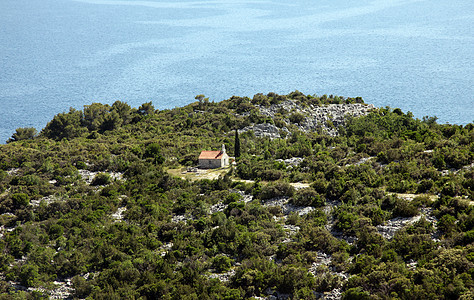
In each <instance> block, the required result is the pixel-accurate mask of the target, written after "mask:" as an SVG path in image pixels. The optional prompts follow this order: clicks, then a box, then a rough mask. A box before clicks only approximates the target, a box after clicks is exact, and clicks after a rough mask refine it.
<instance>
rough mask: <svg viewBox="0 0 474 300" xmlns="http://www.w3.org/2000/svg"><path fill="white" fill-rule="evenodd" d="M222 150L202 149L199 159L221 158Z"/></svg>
mask: <svg viewBox="0 0 474 300" xmlns="http://www.w3.org/2000/svg"><path fill="white" fill-rule="evenodd" d="M221 157H222V152H221V151H202V152H201V155H199V159H221Z"/></svg>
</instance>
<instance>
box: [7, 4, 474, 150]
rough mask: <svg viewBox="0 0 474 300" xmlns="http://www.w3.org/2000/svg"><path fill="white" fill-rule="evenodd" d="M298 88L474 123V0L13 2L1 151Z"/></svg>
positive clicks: (9, 11)
mask: <svg viewBox="0 0 474 300" xmlns="http://www.w3.org/2000/svg"><path fill="white" fill-rule="evenodd" d="M296 89H297V90H300V91H302V92H304V93H306V94H318V95H322V94H337V95H342V96H351V97H356V96H361V97H363V98H364V100H365V102H367V103H373V104H375V105H376V106H387V105H388V106H391V107H400V108H402V110H404V111H412V112H413V113H414V114H415V116H416V117H418V118H421V117H422V116H425V115H430V116H437V117H439V120H438V121H439V122H441V123H445V122H449V123H456V124H466V123H468V122H472V121H473V120H474V1H472V0H455V1H453V0H449V1H448V0H445V1H441V0H426V1H420V0H413V1H412V0H373V1H365V0H331V1H329V0H327V1H326V0H322V1H309V0H278V1H265V0H209V1H207V0H200V1H196V0H188V1H154V0H149V1H131V0H121V1H115V0H77V1H73V0H1V1H0V142H4V141H5V140H6V139H7V138H9V137H10V136H11V135H12V133H13V132H14V130H15V129H16V128H18V127H30V126H32V127H36V128H37V129H38V130H41V129H42V128H43V127H44V126H45V125H46V123H47V122H48V121H49V120H51V118H52V117H53V116H54V115H55V114H57V113H60V112H63V111H67V110H68V109H69V107H74V108H77V109H81V108H82V107H83V105H87V104H90V103H92V102H102V103H109V104H110V103H113V102H114V101H115V100H122V101H126V102H128V103H129V104H130V105H131V106H133V107H137V106H139V105H140V104H141V103H144V102H147V101H150V100H151V101H153V104H154V105H155V107H156V108H160V109H163V108H173V107H176V106H182V105H185V104H187V103H190V102H192V101H194V96H195V95H197V94H205V95H206V96H207V97H209V98H210V99H211V100H214V101H220V100H223V99H227V98H229V97H230V96H232V95H239V96H252V95H254V94H255V93H259V92H263V93H267V92H270V91H273V92H277V93H282V94H286V93H288V92H291V91H293V90H296Z"/></svg>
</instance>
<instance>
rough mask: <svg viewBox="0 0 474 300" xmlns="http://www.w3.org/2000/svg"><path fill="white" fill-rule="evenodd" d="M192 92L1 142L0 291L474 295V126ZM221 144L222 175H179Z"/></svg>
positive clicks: (95, 108) (298, 99)
mask: <svg viewBox="0 0 474 300" xmlns="http://www.w3.org/2000/svg"><path fill="white" fill-rule="evenodd" d="M196 99H197V100H198V101H196V102H195V103H192V104H189V105H187V106H185V107H181V108H175V109H170V110H155V109H154V107H153V105H152V104H151V103H144V104H143V105H141V106H140V107H139V108H137V109H135V108H130V106H129V105H127V104H126V103H123V102H120V101H117V102H115V103H114V104H113V105H111V106H110V105H103V104H98V103H94V104H91V105H88V106H85V107H84V109H83V110H74V109H71V110H70V111H69V112H65V113H60V114H58V115H56V116H55V117H54V118H53V120H51V122H49V123H48V124H47V126H46V127H45V128H44V129H43V130H42V131H41V132H40V133H39V135H36V130H34V129H32V128H19V129H17V131H16V132H15V133H14V134H13V136H12V138H11V139H10V140H9V141H8V144H6V145H1V146H0V148H1V151H0V226H1V227H0V298H2V299H11V298H15V297H16V298H18V299H24V298H30V299H37V298H41V297H48V296H50V297H52V298H68V297H69V298H90V299H246V298H251V297H263V298H266V297H270V296H272V295H273V296H275V297H280V298H288V297H289V298H291V299H316V298H321V297H325V298H328V299H329V298H330V299H334V298H336V299H337V298H341V297H342V298H343V299H388V298H390V299H398V298H401V299H471V298H472V297H474V293H473V288H474V281H473V276H474V271H473V270H474V268H473V266H474V245H473V242H474V228H473V225H474V209H473V208H474V206H473V205H472V204H473V203H474V202H472V200H473V197H474V193H473V191H474V165H473V161H474V125H473V124H468V125H466V126H458V125H451V124H437V123H436V118H434V117H431V118H430V117H425V118H423V120H418V119H415V118H414V117H413V115H412V114H411V113H409V112H408V113H403V112H402V111H401V110H400V109H391V108H388V107H386V108H373V107H372V106H368V105H365V104H363V101H362V99H360V98H344V97H338V96H332V95H330V96H327V95H323V96H316V95H313V96H306V95H304V94H302V93H301V92H298V91H295V92H293V93H290V94H289V95H277V94H274V93H270V94H268V95H263V94H257V95H255V96H254V97H253V98H252V99H250V98H246V97H236V96H234V97H232V98H230V99H228V100H224V101H222V102H218V103H214V102H210V101H209V100H208V99H207V98H205V97H204V96H203V95H199V96H197V97H196ZM338 105H339V106H338ZM346 113H349V114H347V115H346ZM352 115H354V116H352ZM344 116H345V117H344ZM259 124H260V125H259ZM261 124H266V125H261ZM236 135H237V137H236ZM236 143H238V145H239V146H238V147H236ZM222 144H225V145H226V148H227V150H228V152H229V155H231V156H234V155H235V154H236V152H237V154H240V155H238V156H239V157H237V158H236V159H235V164H234V165H232V166H231V167H229V168H227V169H224V170H221V172H220V173H221V174H222V176H220V177H218V178H217V179H213V180H210V179H200V178H201V177H199V175H193V176H194V177H192V178H194V180H189V179H182V178H181V177H180V175H183V177H184V178H191V177H189V176H187V175H188V173H189V172H187V170H188V169H189V170H192V169H193V168H192V167H195V166H196V165H197V158H198V156H199V153H200V151H202V150H218V149H220V148H221V145H222ZM236 150H237V151H236ZM189 167H191V168H189ZM185 173H186V174H185ZM198 173H201V174H202V173H203V171H199V172H198ZM204 177H205V176H203V177H202V178H204Z"/></svg>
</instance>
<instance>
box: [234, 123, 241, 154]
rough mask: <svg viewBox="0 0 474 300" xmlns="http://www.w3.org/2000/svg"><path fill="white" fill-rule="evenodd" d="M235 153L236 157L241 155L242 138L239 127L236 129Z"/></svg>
mask: <svg viewBox="0 0 474 300" xmlns="http://www.w3.org/2000/svg"><path fill="white" fill-rule="evenodd" d="M234 155H235V158H239V157H240V138H239V131H238V130H237V129H235V143H234Z"/></svg>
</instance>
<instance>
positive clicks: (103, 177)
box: [91, 173, 112, 186]
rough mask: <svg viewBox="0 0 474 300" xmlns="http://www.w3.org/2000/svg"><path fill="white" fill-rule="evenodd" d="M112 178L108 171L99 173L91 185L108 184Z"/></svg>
mask: <svg viewBox="0 0 474 300" xmlns="http://www.w3.org/2000/svg"><path fill="white" fill-rule="evenodd" d="M111 180H112V178H111V177H110V174H108V173H98V174H97V175H95V177H94V179H92V182H91V185H94V186H96V185H106V184H109V183H110V182H111Z"/></svg>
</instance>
